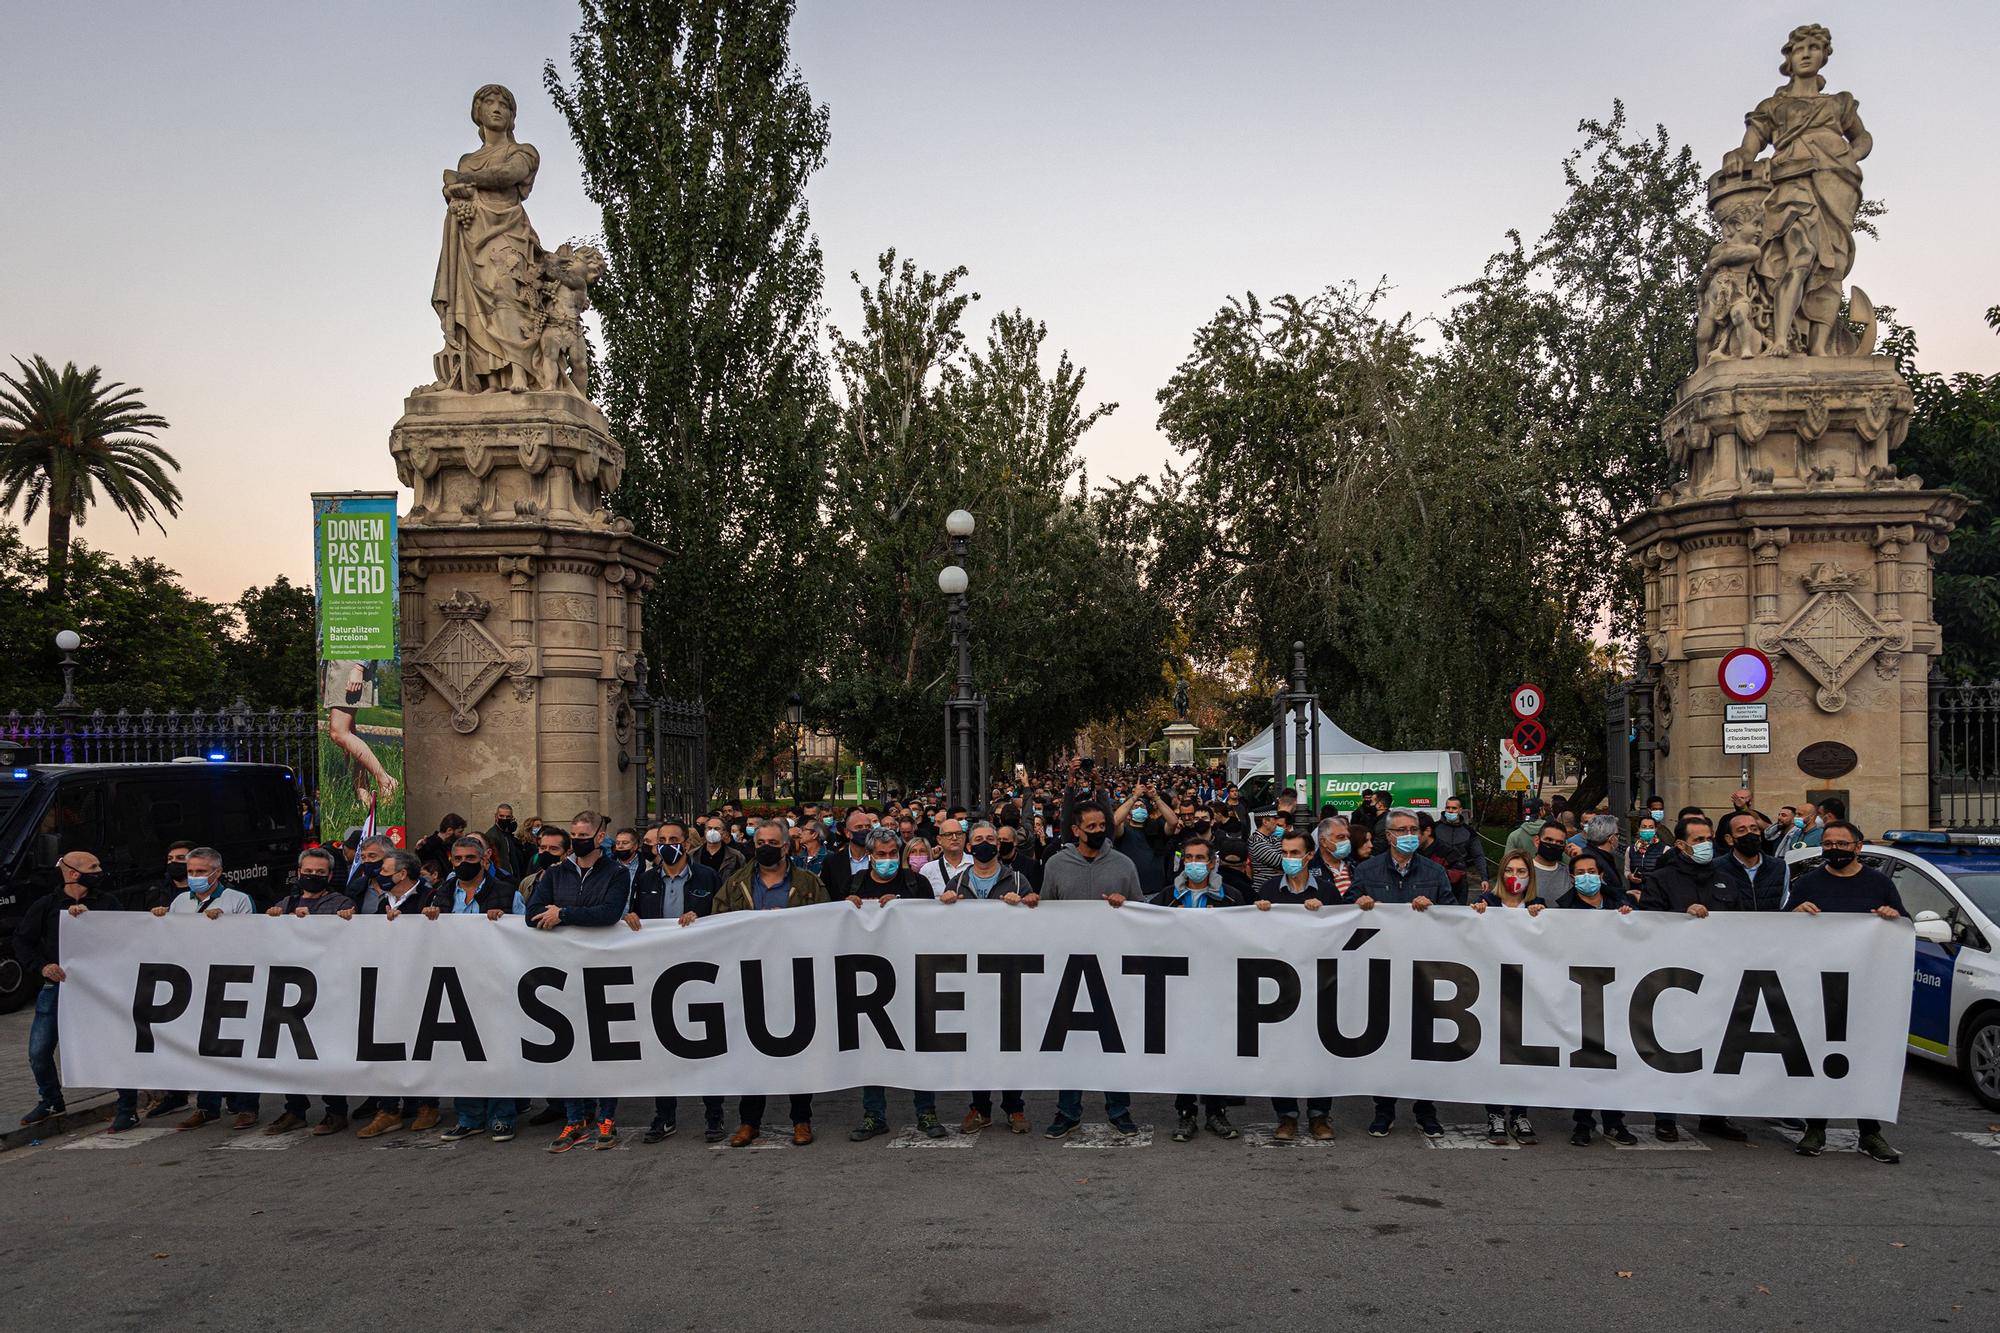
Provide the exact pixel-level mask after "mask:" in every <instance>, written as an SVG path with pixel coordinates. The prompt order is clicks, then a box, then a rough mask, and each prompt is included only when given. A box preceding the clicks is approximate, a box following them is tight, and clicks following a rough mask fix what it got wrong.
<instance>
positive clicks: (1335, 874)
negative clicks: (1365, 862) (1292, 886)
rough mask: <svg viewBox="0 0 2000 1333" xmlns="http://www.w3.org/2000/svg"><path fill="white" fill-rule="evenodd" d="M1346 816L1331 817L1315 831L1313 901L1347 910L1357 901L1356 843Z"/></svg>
mask: <svg viewBox="0 0 2000 1333" xmlns="http://www.w3.org/2000/svg"><path fill="white" fill-rule="evenodd" d="M1350 832H1351V830H1350V828H1349V826H1348V822H1347V816H1345V815H1328V816H1327V817H1326V818H1325V819H1322V820H1320V821H1319V826H1318V827H1317V828H1316V829H1314V831H1313V859H1312V879H1311V883H1312V889H1313V897H1315V898H1317V899H1319V900H1320V901H1321V902H1323V903H1330V904H1333V905H1335V906H1344V905H1346V904H1349V903H1352V902H1353V901H1354V862H1353V861H1351V860H1350V859H1349V858H1350V857H1351V856H1353V854H1354V841H1353V839H1352V838H1350V837H1349V836H1348V835H1349V833H1350Z"/></svg>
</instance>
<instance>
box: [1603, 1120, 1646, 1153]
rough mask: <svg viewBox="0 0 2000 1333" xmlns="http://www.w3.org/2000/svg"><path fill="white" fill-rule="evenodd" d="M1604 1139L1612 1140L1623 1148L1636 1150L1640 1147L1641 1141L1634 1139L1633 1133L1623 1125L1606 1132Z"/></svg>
mask: <svg viewBox="0 0 2000 1333" xmlns="http://www.w3.org/2000/svg"><path fill="white" fill-rule="evenodd" d="M1604 1137H1606V1138H1608V1139H1610V1140H1611V1141H1612V1142H1613V1143H1615V1144H1617V1145H1618V1146H1619V1147H1621V1148H1636V1147H1638V1146H1639V1140H1638V1139H1637V1138H1635V1137H1633V1134H1632V1131H1631V1130H1629V1129H1627V1128H1625V1126H1623V1125H1618V1126H1616V1127H1615V1128H1612V1129H1607V1130H1605V1131H1604Z"/></svg>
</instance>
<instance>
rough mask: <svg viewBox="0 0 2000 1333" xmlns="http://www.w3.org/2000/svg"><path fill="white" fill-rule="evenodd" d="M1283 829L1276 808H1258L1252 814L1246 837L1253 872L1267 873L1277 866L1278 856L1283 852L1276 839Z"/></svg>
mask: <svg viewBox="0 0 2000 1333" xmlns="http://www.w3.org/2000/svg"><path fill="white" fill-rule="evenodd" d="M1283 829H1284V826H1283V825H1282V824H1281V823H1280V822H1279V820H1278V812H1277V811H1276V810H1273V809H1264V810H1259V811H1258V812H1257V813H1256V815H1255V816H1254V819H1253V825H1252V829H1251V833H1250V837H1249V839H1248V841H1249V844H1250V865H1251V869H1252V872H1253V873H1254V874H1258V875H1263V874H1268V873H1270V872H1271V871H1273V870H1276V869H1277V868H1278V858H1279V857H1280V856H1282V855H1283V854H1284V853H1283V852H1281V851H1280V850H1279V846H1278V839H1279V836H1280V834H1281V833H1282V832H1283Z"/></svg>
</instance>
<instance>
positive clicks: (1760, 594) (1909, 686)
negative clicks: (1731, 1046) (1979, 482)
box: [1620, 356, 1965, 834]
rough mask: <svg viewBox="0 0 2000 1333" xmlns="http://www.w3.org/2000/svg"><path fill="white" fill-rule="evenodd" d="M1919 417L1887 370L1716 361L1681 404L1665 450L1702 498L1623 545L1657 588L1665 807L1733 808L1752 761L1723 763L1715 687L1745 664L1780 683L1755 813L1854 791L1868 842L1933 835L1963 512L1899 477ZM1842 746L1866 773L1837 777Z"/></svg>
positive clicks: (1818, 361) (1826, 362)
mask: <svg viewBox="0 0 2000 1333" xmlns="http://www.w3.org/2000/svg"><path fill="white" fill-rule="evenodd" d="M1909 415H1910V391H1909V388H1908V386H1907V385H1905V384H1904V383H1903V381H1902V378H1901V377H1900V376H1899V375H1898V374H1897V373H1896V370H1895V367H1894V366H1893V364H1891V363H1890V362H1889V361H1888V359H1887V358H1884V357H1864V356H1854V357H1818V358H1811V359H1808V358H1804V357H1790V358H1774V357H1766V358H1760V359H1756V360H1747V361H1746V360H1727V359H1715V360H1711V361H1710V362H1709V363H1708V364H1707V365H1706V366H1704V367H1703V368H1702V369H1701V370H1698V371H1696V372H1695V373H1694V374H1693V375H1691V376H1689V377H1688V380H1687V382H1686V383H1685V384H1684V385H1683V386H1682V389H1681V396H1680V401H1679V402H1678V404H1677V405H1676V406H1675V408H1674V410H1673V411H1672V413H1670V414H1669V416H1668V418H1667V422H1666V427H1665V434H1666V438H1667V444H1668V448H1669V449H1671V450H1672V451H1673V453H1674V455H1675V457H1676V458H1677V459H1679V460H1681V461H1682V462H1683V463H1685V464H1686V466H1687V468H1688V477H1687V480H1686V481H1685V482H1683V483H1681V484H1680V485H1678V486H1676V487H1674V489H1673V490H1672V491H1671V492H1669V493H1668V494H1667V495H1664V496H1662V497H1661V498H1660V503H1659V504H1657V505H1656V506H1654V507H1653V508H1651V509H1649V510H1647V511H1646V512H1645V513H1644V514H1641V515H1640V516H1639V517H1637V518H1635V519H1633V520H1631V521H1630V522H1628V523H1626V524H1625V525H1624V527H1623V528H1622V529H1621V531H1620V536H1621V537H1622V538H1623V539H1624V541H1625V543H1626V545H1627V546H1628V548H1629V549H1630V550H1631V551H1632V553H1633V556H1634V557H1635V558H1636V559H1637V560H1638V561H1639V562H1640V563H1641V565H1642V566H1643V567H1644V570H1645V588H1646V624H1645V642H1646V650H1647V654H1648V657H1649V659H1650V661H1651V662H1652V664H1653V665H1654V667H1655V669H1656V670H1657V671H1658V672H1659V687H1658V690H1657V692H1656V696H1655V708H1656V719H1657V732H1658V738H1659V739H1660V740H1661V741H1662V747H1661V750H1660V752H1659V754H1658V757H1657V781H1658V787H1659V791H1660V794H1661V795H1663V796H1664V797H1665V798H1666V800H1667V805H1668V808H1669V809H1675V808H1678V807H1680V806H1682V805H1699V806H1702V807H1704V808H1705V809H1709V810H1726V809H1728V808H1729V793H1730V792H1731V790H1733V789H1734V788H1735V787H1736V786H1737V784H1738V782H1739V780H1740V773H1741V764H1742V760H1741V759H1740V758H1739V757H1738V756H1735V755H1726V754H1724V753H1723V744H1722V725H1723V720H1724V705H1725V703H1726V701H1725V700H1724V698H1723V696H1722V692H1721V689H1720V687H1719V686H1718V685H1717V683H1716V670H1717V667H1718V665H1719V663H1720V660H1721V658H1722V656H1723V655H1724V654H1725V653H1728V652H1729V651H1730V650H1731V649H1735V648H1741V647H1746V646H1747V647H1754V648H1760V649H1762V650H1763V651H1764V652H1765V653H1767V654H1769V655H1770V656H1771V658H1772V659H1773V663H1774V665H1775V666H1776V679H1775V683H1774V684H1773V686H1772V689H1771V692H1770V693H1769V694H1768V695H1767V696H1766V697H1765V701H1764V702H1765V703H1766V704H1767V705H1768V708H1769V719H1770V724H1771V742H1772V744H1771V753H1770V754H1767V755H1756V756H1752V757H1751V760H1750V786H1751V789H1752V791H1753V792H1754V793H1755V795H1756V798H1757V802H1758V805H1759V807H1760V808H1761V809H1764V810H1766V811H1775V810H1776V809H1777V807H1778V806H1779V805H1782V804H1794V803H1797V802H1798V801H1801V800H1803V799H1805V797H1806V795H1807V793H1808V792H1809V791H1812V792H1826V791H1840V792H1844V793H1846V794H1847V796H1848V800H1849V809H1850V812H1851V814H1852V816H1853V817H1854V818H1855V820H1856V821H1857V822H1859V823H1860V824H1861V825H1862V826H1863V827H1864V828H1865V829H1867V830H1868V831H1869V832H1870V833H1871V834H1874V833H1879V832H1880V831H1881V830H1883V829H1885V828H1894V827H1909V826H1916V827H1921V826H1922V824H1923V821H1924V819H1925V817H1926V811H1927V807H1928V790H1927V785H1926V784H1927V781H1928V767H1929V740H1928V729H1927V707H1928V695H1927V687H1926V677H1927V675H1928V673H1929V669H1930V661H1931V658H1932V657H1934V656H1935V655H1936V654H1937V653H1938V651H1939V647H1940V645H1939V640H1938V627H1937V623H1936V621H1935V620H1934V619H1933V618H1932V614H1931V561H1932V558H1933V557H1934V556H1936V555H1937V554H1939V553H1941V552H1942V551H1943V550H1944V549H1945V545H1946V540H1947V537H1946V534H1947V533H1949V532H1950V531H1951V529H1952V527H1953V525H1954V524H1955V523H1956V522H1957V521H1958V518H1959V516H1960V515H1961V514H1962V513H1964V511H1965V501H1964V500H1962V499H1961V498H1959V497H1957V496H1955V495H1951V494H1948V493H1945V492H1939V491H1926V490H1924V489H1922V486H1923V483H1922V479H1921V478H1917V477H1898V476H1897V475H1896V470H1895V468H1894V466H1893V465H1892V464H1891V463H1890V462H1889V453H1890V451H1891V450H1893V449H1894V448H1895V447H1896V446H1897V445H1899V444H1900V443H1901V442H1902V439H1903V434H1904V432H1905V431H1906V430H1907V429H1908V425H1909ZM1828 742H1831V745H1828V744H1826V743H1828ZM1843 746H1844V747H1846V748H1847V749H1848V750H1851V751H1852V752H1853V765H1852V767H1851V769H1849V771H1846V772H1844V773H1838V774H1834V775H1833V776H1825V775H1826V774H1827V773H1829V772H1831V770H1833V769H1837V768H1839V767H1841V762H1840V761H1841V758H1842V755H1843V752H1842V750H1841V749H1840V748H1839V747H1843ZM1812 747H1818V748H1817V750H1816V751H1815V753H1814V755H1813V756H1811V757H1810V758H1809V759H1808V761H1807V762H1808V763H1809V765H1810V767H1811V768H1812V769H1813V770H1817V771H1816V772H1808V771H1807V769H1806V768H1802V767H1801V766H1800V765H1801V754H1802V752H1805V751H1807V750H1808V749H1809V748H1812Z"/></svg>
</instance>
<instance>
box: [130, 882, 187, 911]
mask: <svg viewBox="0 0 2000 1333" xmlns="http://www.w3.org/2000/svg"><path fill="white" fill-rule="evenodd" d="M187 891H188V886H187V878H186V877H185V876H183V877H182V878H181V879H179V880H177V881H176V880H171V879H166V878H159V879H149V880H143V881H141V882H140V883H137V884H134V885H132V886H131V887H130V888H128V889H126V890H125V892H124V893H123V894H122V895H121V896H122V897H123V898H124V900H125V902H126V904H127V906H129V907H130V908H131V909H132V910H133V911H138V912H150V911H152V910H153V909H154V908H155V907H165V906H166V905H167V904H168V903H170V902H172V901H173V900H174V897H175V895H176V894H182V893H186V892H187Z"/></svg>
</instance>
